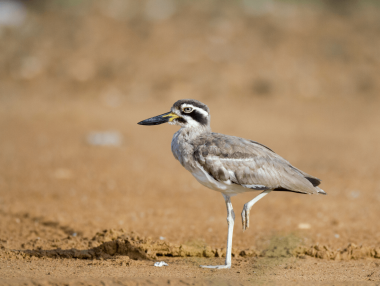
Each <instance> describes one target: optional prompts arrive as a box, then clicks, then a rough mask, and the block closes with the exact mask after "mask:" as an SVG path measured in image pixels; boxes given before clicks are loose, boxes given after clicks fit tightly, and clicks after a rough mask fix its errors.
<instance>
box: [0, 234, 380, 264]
mask: <svg viewBox="0 0 380 286" xmlns="http://www.w3.org/2000/svg"><path fill="white" fill-rule="evenodd" d="M300 243H301V240H300V239H299V238H297V237H295V236H292V235H290V236H285V237H273V238H272V239H271V241H270V244H269V246H268V248H266V249H264V250H261V251H257V250H255V249H253V248H250V249H242V250H237V249H233V251H232V254H233V256H234V257H239V256H240V257H268V258H281V257H292V256H294V257H300V258H305V257H306V256H311V257H315V258H320V259H332V260H350V259H361V258H380V248H373V247H366V246H356V245H355V244H349V245H348V246H347V247H345V248H343V249H342V250H340V249H337V250H331V249H330V248H329V247H328V246H326V245H312V246H310V247H307V246H304V245H300ZM86 246H87V249H86ZM22 247H23V248H26V250H10V249H5V247H2V249H3V251H2V253H1V252H0V256H2V254H3V256H5V257H7V258H10V259H30V258H55V259H62V258H71V259H72V258H75V259H97V260H106V259H113V258H115V257H124V258H125V259H124V260H126V262H127V264H128V265H130V264H131V263H132V261H131V260H155V259H158V258H159V257H205V258H210V257H225V253H226V250H225V249H224V248H211V247H210V246H207V245H205V244H204V243H202V242H190V243H186V244H180V245H176V244H172V243H170V242H166V241H162V240H159V241H155V240H153V239H152V238H150V237H147V238H146V237H141V236H139V235H138V234H135V233H133V232H131V233H127V232H126V231H124V230H123V229H121V230H114V229H110V230H104V231H102V232H98V233H96V235H95V236H94V237H93V238H92V239H88V238H83V237H75V236H74V237H73V236H68V237H67V238H65V239H61V240H59V239H54V240H51V241H45V240H42V239H34V240H31V241H29V242H27V243H25V244H23V245H22ZM88 247H91V248H89V249H88ZM43 248H45V249H43Z"/></svg>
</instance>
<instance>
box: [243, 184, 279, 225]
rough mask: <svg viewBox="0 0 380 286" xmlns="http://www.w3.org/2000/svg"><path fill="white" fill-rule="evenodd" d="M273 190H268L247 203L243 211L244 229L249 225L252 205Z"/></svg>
mask: <svg viewBox="0 0 380 286" xmlns="http://www.w3.org/2000/svg"><path fill="white" fill-rule="evenodd" d="M271 191H272V190H266V191H264V192H262V193H261V194H260V195H258V196H257V197H256V198H254V199H253V200H251V201H249V202H248V203H246V204H245V205H244V207H243V211H242V212H241V219H242V224H243V231H245V230H246V229H247V228H248V227H249V212H250V211H251V208H252V206H253V205H254V204H255V203H257V202H258V201H259V200H260V199H262V198H263V197H265V196H266V195H267V194H269V193H270V192H271Z"/></svg>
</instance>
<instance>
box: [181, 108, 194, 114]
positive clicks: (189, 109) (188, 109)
mask: <svg viewBox="0 0 380 286" xmlns="http://www.w3.org/2000/svg"><path fill="white" fill-rule="evenodd" d="M192 111H193V109H192V108H191V107H185V108H184V109H183V112H185V113H190V112H192Z"/></svg>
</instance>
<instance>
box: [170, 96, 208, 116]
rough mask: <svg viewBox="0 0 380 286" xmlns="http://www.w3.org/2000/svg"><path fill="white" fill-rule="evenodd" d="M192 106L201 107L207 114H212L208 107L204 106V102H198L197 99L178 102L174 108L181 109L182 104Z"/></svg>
mask: <svg viewBox="0 0 380 286" xmlns="http://www.w3.org/2000/svg"><path fill="white" fill-rule="evenodd" d="M184 103H186V104H191V105H193V106H195V107H199V108H201V109H203V110H204V111H206V112H207V113H209V114H210V110H209V109H208V107H207V105H206V104H203V103H202V102H200V101H198V100H195V99H181V100H178V101H177V102H175V103H174V104H173V107H174V108H175V109H181V105H182V104H184Z"/></svg>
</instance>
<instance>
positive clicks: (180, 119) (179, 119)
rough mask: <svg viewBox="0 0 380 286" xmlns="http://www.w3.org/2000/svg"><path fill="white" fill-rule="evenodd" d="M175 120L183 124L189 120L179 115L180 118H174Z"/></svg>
mask: <svg viewBox="0 0 380 286" xmlns="http://www.w3.org/2000/svg"><path fill="white" fill-rule="evenodd" d="M173 121H176V122H178V123H181V124H186V123H187V121H186V120H185V119H184V118H182V117H178V118H176V119H174V120H173Z"/></svg>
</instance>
